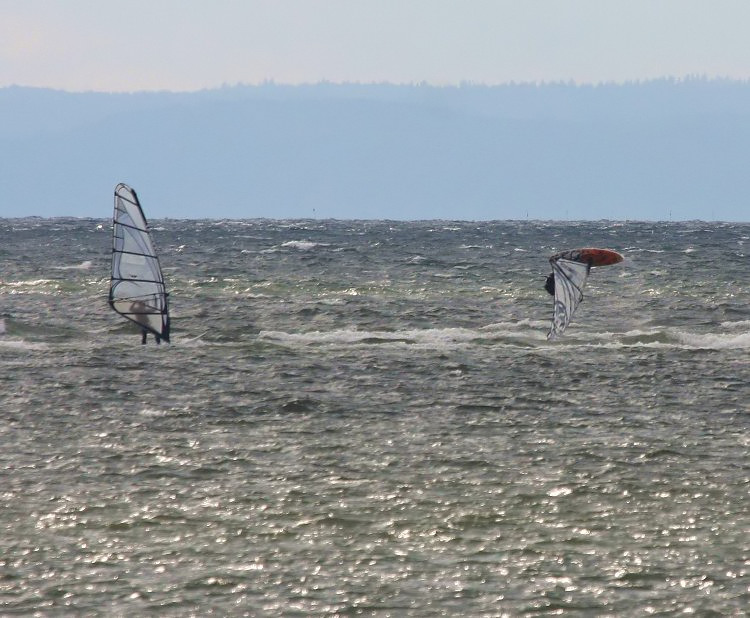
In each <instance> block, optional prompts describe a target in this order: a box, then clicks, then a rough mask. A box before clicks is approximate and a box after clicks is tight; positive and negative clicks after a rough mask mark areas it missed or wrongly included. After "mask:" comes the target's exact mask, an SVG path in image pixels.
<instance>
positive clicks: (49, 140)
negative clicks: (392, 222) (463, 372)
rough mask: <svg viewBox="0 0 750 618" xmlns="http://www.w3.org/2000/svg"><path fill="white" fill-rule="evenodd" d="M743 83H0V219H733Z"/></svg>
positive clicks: (742, 152)
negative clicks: (133, 209) (124, 202)
mask: <svg viewBox="0 0 750 618" xmlns="http://www.w3.org/2000/svg"><path fill="white" fill-rule="evenodd" d="M749 163H750V84H748V83H745V82H733V81H723V80H702V79H695V80H688V81H670V80H662V81H652V82H645V83H634V84H627V85H601V86H575V85H567V84H546V85H539V86H534V85H524V84H519V85H508V86H498V87H487V86H478V85H464V86H460V87H444V88H441V87H432V86H426V85H415V86H394V85H388V84H371V85H358V84H344V85H334V84H325V83H323V84H316V85H308V86H283V85H276V84H272V83H269V84H264V85H260V86H235V87H226V88H220V89H216V90H205V91H199V92H193V93H168V92H158V93H135V94H103V93H66V92H60V91H52V90H43V89H33V88H21V87H11V88H3V89H0V216H4V217H17V216H26V215H38V216H92V217H108V216H109V215H110V210H111V194H112V190H113V188H114V186H115V184H116V183H118V182H121V181H122V182H127V183H128V184H130V185H131V186H133V187H134V188H135V189H136V190H137V191H138V192H139V194H140V196H141V198H142V200H143V202H144V205H145V207H146V208H147V211H148V214H149V215H150V216H151V217H152V218H158V217H176V218H203V217H227V218H230V217H231V218H255V217H273V218H290V217H295V218H296V217H319V218H328V217H331V218H357V219H360V218H377V219H384V218H392V219H431V218H443V219H523V218H527V217H528V218H532V219H601V218H606V219H668V218H670V217H671V218H673V219H724V220H742V221H745V220H750V215H749V213H748V207H747V205H748V202H749V200H748V197H749V196H750V175H749V174H748V173H747V167H748V164H749Z"/></svg>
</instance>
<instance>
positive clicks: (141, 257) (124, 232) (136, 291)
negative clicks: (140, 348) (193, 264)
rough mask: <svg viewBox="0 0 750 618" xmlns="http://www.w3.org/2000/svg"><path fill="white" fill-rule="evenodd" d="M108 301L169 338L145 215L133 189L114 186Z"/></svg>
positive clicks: (164, 293) (157, 334) (156, 260)
mask: <svg viewBox="0 0 750 618" xmlns="http://www.w3.org/2000/svg"><path fill="white" fill-rule="evenodd" d="M112 239H113V240H112V279H111V281H110V287H109V305H110V307H112V309H114V310H115V311H116V312H117V313H119V314H120V315H121V316H123V317H125V318H127V319H128V320H132V321H133V322H135V323H136V324H138V325H139V326H140V327H141V328H142V329H145V330H146V331H148V332H151V333H153V334H154V336H155V337H156V341H157V342H158V341H159V340H161V339H163V340H164V341H167V342H168V341H169V308H168V305H167V290H166V287H165V286H164V276H163V275H162V272H161V267H160V265H159V258H158V256H157V255H156V250H155V249H154V243H153V241H152V240H151V234H150V232H149V229H148V223H147V222H146V217H145V216H144V214H143V210H142V209H141V205H140V203H139V201H138V196H137V195H136V193H135V191H133V189H131V188H130V187H128V186H127V185H125V184H122V183H121V184H118V185H117V186H116V187H115V211H114V217H113V225H112Z"/></svg>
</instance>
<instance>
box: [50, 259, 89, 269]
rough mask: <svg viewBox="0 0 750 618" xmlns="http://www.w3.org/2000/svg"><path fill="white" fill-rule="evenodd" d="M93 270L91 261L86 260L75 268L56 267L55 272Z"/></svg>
mask: <svg viewBox="0 0 750 618" xmlns="http://www.w3.org/2000/svg"><path fill="white" fill-rule="evenodd" d="M90 268H91V260H86V261H84V262H81V263H80V264H76V265H75V266H55V267H54V269H55V270H89V269H90Z"/></svg>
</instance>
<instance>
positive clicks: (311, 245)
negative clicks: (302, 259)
mask: <svg viewBox="0 0 750 618" xmlns="http://www.w3.org/2000/svg"><path fill="white" fill-rule="evenodd" d="M281 246H282V247H289V248H291V249H298V250H299V251H310V250H311V249H315V247H327V246H328V245H327V244H324V243H318V242H312V241H311V240H288V241H286V242H285V243H282V244H281Z"/></svg>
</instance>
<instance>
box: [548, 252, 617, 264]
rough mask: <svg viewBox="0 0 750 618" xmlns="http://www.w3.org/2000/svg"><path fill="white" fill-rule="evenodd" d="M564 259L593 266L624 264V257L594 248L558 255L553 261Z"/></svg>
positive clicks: (553, 257)
mask: <svg viewBox="0 0 750 618" xmlns="http://www.w3.org/2000/svg"><path fill="white" fill-rule="evenodd" d="M559 258H563V259H565V260H573V261H574V262H584V263H587V264H590V265H591V266H610V265H611V264H617V263H618V262H622V260H623V257H622V256H621V255H620V254H619V253H617V251H612V250H611V249H595V248H593V247H591V248H586V249H572V250H570V251H562V252H561V253H556V254H555V255H553V256H552V258H551V259H553V260H554V259H559Z"/></svg>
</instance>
